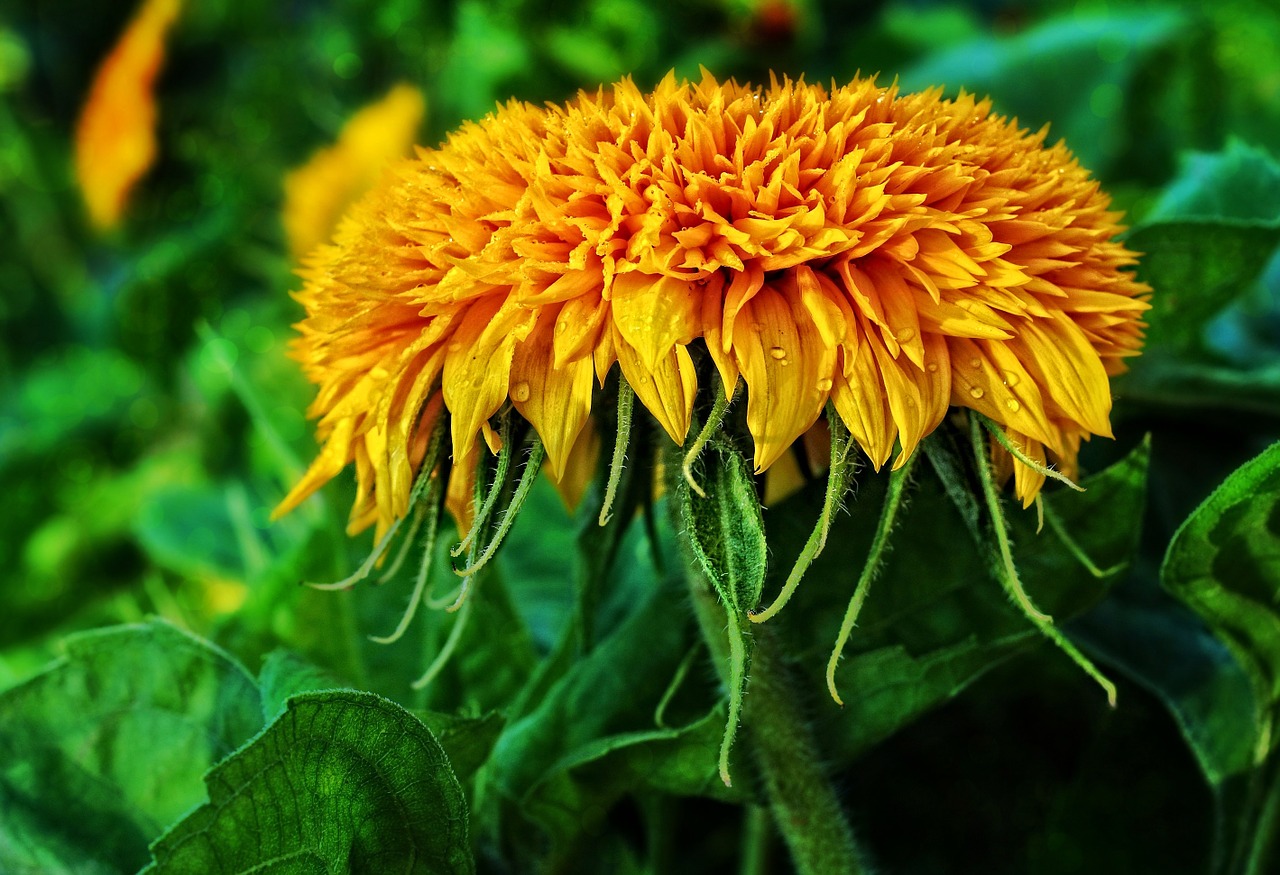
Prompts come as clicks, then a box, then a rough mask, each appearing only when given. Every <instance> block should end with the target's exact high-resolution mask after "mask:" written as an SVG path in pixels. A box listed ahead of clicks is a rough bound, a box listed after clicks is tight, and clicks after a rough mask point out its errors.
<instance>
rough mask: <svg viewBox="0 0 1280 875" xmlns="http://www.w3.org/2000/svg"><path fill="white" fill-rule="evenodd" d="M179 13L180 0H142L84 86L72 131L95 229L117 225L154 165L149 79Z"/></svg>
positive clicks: (160, 61) (153, 114)
mask: <svg viewBox="0 0 1280 875" xmlns="http://www.w3.org/2000/svg"><path fill="white" fill-rule="evenodd" d="M181 9H182V3H181V0H146V2H145V3H144V4H143V5H142V8H141V9H140V10H139V11H138V13H137V15H135V16H134V18H133V21H131V22H130V23H129V26H128V28H126V29H125V32H124V34H123V35H121V37H120V40H119V42H117V43H116V45H115V48H113V49H112V50H111V54H109V55H107V57H106V60H104V61H103V62H102V66H101V67H99V68H98V73H97V75H96V76H95V77H94V80H93V84H92V85H91V86H90V89H89V99H88V100H87V101H86V102H85V106H84V110H83V111H82V112H81V114H80V120H79V123H78V125H77V126H76V156H75V161H76V179H77V180H78V181H79V183H80V190H81V192H82V194H83V196H84V202H85V206H86V208H87V209H88V213H89V219H90V221H91V222H92V223H93V224H94V226H95V227H97V228H99V229H103V230H106V229H110V228H113V227H115V226H116V225H117V224H119V222H120V217H121V216H122V215H123V213H124V208H125V204H126V202H127V201H128V198H129V192H130V191H131V190H132V189H133V186H134V184H135V183H137V181H138V180H139V179H140V178H142V175H143V174H144V173H146V172H147V169H148V168H149V167H150V166H151V164H152V162H153V161H155V156H156V134H155V127H156V101H155V92H154V87H155V79H156V75H157V74H158V73H159V72H160V67H161V65H162V64H163V63H164V43H165V36H166V34H167V33H168V32H169V29H170V27H171V26H172V25H173V23H174V21H176V20H177V18H178V14H179V12H181Z"/></svg>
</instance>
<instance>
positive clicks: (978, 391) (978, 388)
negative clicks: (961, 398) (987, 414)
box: [969, 386, 987, 398]
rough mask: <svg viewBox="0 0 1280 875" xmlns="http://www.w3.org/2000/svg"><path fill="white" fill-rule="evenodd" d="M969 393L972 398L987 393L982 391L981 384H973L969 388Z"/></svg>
mask: <svg viewBox="0 0 1280 875" xmlns="http://www.w3.org/2000/svg"><path fill="white" fill-rule="evenodd" d="M969 394H970V395H972V396H973V397H974V398H981V397H982V396H983V395H985V394H987V393H986V392H984V391H982V387H981V386H974V387H973V388H972V389H970V390H969Z"/></svg>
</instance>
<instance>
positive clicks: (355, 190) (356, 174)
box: [282, 84, 426, 259]
mask: <svg viewBox="0 0 1280 875" xmlns="http://www.w3.org/2000/svg"><path fill="white" fill-rule="evenodd" d="M425 112H426V101H425V100H424V99H423V96H422V92H421V91H419V90H418V89H417V88H414V87H413V86H412V85H404V84H401V85H396V86H395V87H394V88H392V89H391V90H390V91H389V92H387V94H386V95H385V96H384V97H382V98H381V99H379V100H377V101H375V102H373V103H371V104H369V105H368V106H365V107H364V108H362V109H360V110H358V111H357V112H356V113H355V114H353V115H352V116H351V118H350V119H348V120H347V123H346V125H344V126H343V128H342V131H341V133H340V134H339V135H338V139H337V142H335V143H334V144H333V145H332V146H329V147H327V148H324V149H320V150H318V151H317V152H316V153H315V154H314V155H312V156H311V158H310V159H309V160H308V161H307V163H305V164H303V165H302V166H301V167H298V168H296V169H295V170H292V171H290V172H289V173H288V174H287V175H286V176H285V179H284V213H283V216H282V220H283V222H284V230H285V235H286V236H287V237H288V239H289V250H290V251H291V252H292V253H293V256H294V258H295V259H296V258H300V257H301V256H303V255H305V254H306V253H308V252H310V251H311V250H312V249H314V248H315V247H316V246H318V245H319V244H321V243H324V242H326V241H327V240H328V239H329V238H330V237H331V236H332V234H333V231H334V229H335V228H336V227H337V226H338V220H339V219H340V218H341V216H342V214H343V212H344V211H345V210H346V209H347V207H349V206H350V205H351V203H352V202H353V201H355V200H356V199H357V198H359V197H360V196H361V195H363V194H364V193H365V192H367V191H368V190H369V189H370V188H372V187H373V185H374V184H375V183H376V182H377V181H378V177H379V176H380V175H381V173H382V171H383V170H384V169H386V167H387V165H388V164H389V163H390V162H391V161H393V160H394V159H396V158H404V157H407V156H408V155H409V154H410V152H411V150H412V148H413V144H414V141H415V139H416V138H417V135H418V130H419V128H421V127H422V119H423V116H424V114H425Z"/></svg>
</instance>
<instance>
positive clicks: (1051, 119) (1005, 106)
mask: <svg viewBox="0 0 1280 875" xmlns="http://www.w3.org/2000/svg"><path fill="white" fill-rule="evenodd" d="M1182 27H1183V19H1182V17H1181V16H1180V15H1178V14H1176V13H1174V12H1172V11H1170V10H1167V9H1160V10H1156V9H1153V10H1149V11H1144V12H1143V13H1141V14H1136V13H1131V14H1127V15H1088V16H1071V17H1064V18H1058V19H1055V20H1051V21H1045V22H1043V23H1041V24H1040V25H1038V26H1036V27H1033V28H1031V29H1029V30H1027V31H1025V32H1023V33H1020V34H1018V35H1016V36H1011V37H983V38H980V39H977V40H973V41H972V42H968V43H965V44H963V45H960V46H956V47H955V48H952V49H948V50H946V51H943V52H939V53H937V54H934V55H932V56H929V57H927V58H926V59H925V60H924V61H923V62H922V63H920V64H918V65H917V66H915V67H913V68H911V69H910V70H907V71H905V72H904V73H903V75H902V80H901V81H902V88H903V90H904V91H915V90H920V89H924V88H930V87H934V86H938V85H942V86H945V87H946V88H947V89H948V90H950V91H952V92H954V91H956V90H958V89H960V88H965V89H968V90H970V91H975V92H977V93H978V94H980V95H985V94H991V95H992V96H994V98H995V99H996V105H997V107H998V109H999V110H1000V111H1001V112H1004V113H1008V114H1010V115H1012V116H1016V117H1017V119H1018V120H1019V122H1020V123H1021V124H1023V125H1025V126H1028V127H1030V128H1032V129H1035V128H1037V127H1039V126H1040V125H1042V124H1045V123H1047V122H1048V123H1052V130H1051V140H1056V139H1058V138H1059V137H1061V138H1063V139H1065V140H1066V142H1067V145H1068V146H1070V147H1071V149H1072V151H1073V152H1074V153H1075V154H1076V156H1077V157H1078V158H1079V159H1080V162H1081V163H1082V164H1083V165H1084V166H1085V167H1088V168H1090V169H1092V170H1094V171H1095V172H1099V173H1103V172H1105V171H1106V169H1107V168H1108V167H1109V166H1110V165H1111V164H1112V163H1113V162H1115V161H1116V160H1117V159H1118V158H1119V157H1120V154H1121V152H1122V151H1123V148H1124V146H1125V137H1126V136H1127V132H1126V130H1125V124H1124V122H1125V117H1124V112H1123V110H1124V108H1125V107H1124V102H1125V100H1126V92H1127V91H1128V88H1129V84H1130V81H1131V80H1132V78H1133V76H1134V74H1135V73H1136V72H1137V71H1138V70H1139V69H1140V67H1141V64H1142V63H1143V62H1144V61H1145V60H1146V59H1147V58H1149V57H1150V56H1151V55H1152V54H1153V53H1154V52H1155V51H1156V50H1158V49H1160V48H1162V47H1164V46H1166V45H1168V44H1169V43H1170V42H1171V41H1172V40H1174V39H1175V38H1176V36H1177V35H1178V33H1179V31H1180V30H1181V29H1182Z"/></svg>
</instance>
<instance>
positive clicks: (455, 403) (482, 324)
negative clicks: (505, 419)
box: [442, 296, 534, 460]
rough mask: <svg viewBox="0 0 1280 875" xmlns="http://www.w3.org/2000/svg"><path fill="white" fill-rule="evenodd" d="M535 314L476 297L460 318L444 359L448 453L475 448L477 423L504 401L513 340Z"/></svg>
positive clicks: (460, 454)
mask: <svg viewBox="0 0 1280 875" xmlns="http://www.w3.org/2000/svg"><path fill="white" fill-rule="evenodd" d="M533 318H534V313H533V312H532V311H530V310H525V309H524V308H522V307H519V306H517V305H515V304H513V303H511V302H509V301H508V302H504V301H503V300H502V299H501V298H500V297H498V296H493V297H490V298H481V299H479V300H477V301H476V302H474V303H473V304H472V305H471V306H470V308H468V310H467V312H466V314H465V315H464V316H463V317H462V319H461V320H459V322H458V325H457V327H456V330H455V331H454V335H453V340H452V341H451V342H450V344H449V346H448V352H447V353H446V356H445V361H444V377H443V380H442V386H443V389H444V403H445V405H446V406H447V407H448V408H449V411H450V412H451V413H452V414H453V422H452V426H453V455H454V459H455V460H458V459H463V458H465V457H466V456H467V454H468V453H470V452H471V450H472V448H473V447H474V446H475V436H476V432H478V431H480V424H481V423H482V422H484V421H485V420H487V419H488V418H489V417H490V416H492V415H493V414H495V413H497V412H498V408H499V407H501V406H502V402H503V401H505V400H506V397H507V390H508V382H509V378H510V374H511V359H512V357H513V356H514V355H515V348H516V342H517V341H518V340H521V339H522V338H523V337H524V335H525V334H527V333H528V331H529V329H530V327H532V323H533Z"/></svg>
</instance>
